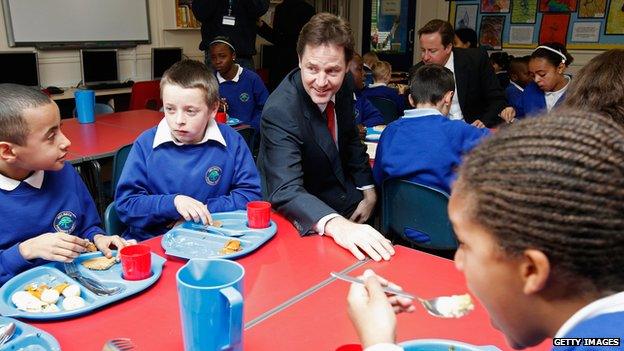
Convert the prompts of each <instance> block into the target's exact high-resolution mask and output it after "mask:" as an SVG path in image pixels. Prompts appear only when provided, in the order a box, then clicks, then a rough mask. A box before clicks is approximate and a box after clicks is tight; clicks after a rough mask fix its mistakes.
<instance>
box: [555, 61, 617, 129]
mask: <svg viewBox="0 0 624 351" xmlns="http://www.w3.org/2000/svg"><path fill="white" fill-rule="evenodd" d="M623 62H624V50H622V49H613V50H609V51H605V52H603V53H602V54H600V55H598V56H596V57H594V58H593V59H591V60H590V61H589V62H588V63H587V64H585V66H583V68H581V70H580V71H579V72H578V74H577V75H576V77H575V78H574V80H572V81H571V82H570V87H569V88H568V90H567V92H566V99H565V101H564V106H566V107H570V108H573V109H579V110H580V109H583V110H589V111H596V112H599V113H600V114H602V115H605V116H607V117H611V118H612V119H613V120H614V121H616V122H618V123H620V124H622V125H624V69H622V63H623Z"/></svg>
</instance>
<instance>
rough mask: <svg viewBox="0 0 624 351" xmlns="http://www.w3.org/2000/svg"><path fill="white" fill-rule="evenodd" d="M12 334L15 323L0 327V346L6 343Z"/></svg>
mask: <svg viewBox="0 0 624 351" xmlns="http://www.w3.org/2000/svg"><path fill="white" fill-rule="evenodd" d="M13 334H15V323H13V322H11V323H9V324H5V325H3V326H2V327H0V346H2V345H4V344H6V342H7V341H9V340H10V339H11V337H12V336H13Z"/></svg>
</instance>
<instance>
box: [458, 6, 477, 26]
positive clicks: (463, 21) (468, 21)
mask: <svg viewBox="0 0 624 351" xmlns="http://www.w3.org/2000/svg"><path fill="white" fill-rule="evenodd" d="M478 11H479V5H477V4H472V5H457V10H456V11H455V29H459V28H471V29H474V30H475V31H476V30H477V12H478Z"/></svg>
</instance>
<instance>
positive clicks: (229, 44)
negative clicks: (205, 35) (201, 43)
mask: <svg viewBox="0 0 624 351" xmlns="http://www.w3.org/2000/svg"><path fill="white" fill-rule="evenodd" d="M216 44H223V45H225V46H227V47H228V49H230V52H231V53H233V54H235V53H236V49H234V44H232V41H231V40H230V37H226V36H224V35H219V36H216V37H214V39H212V41H211V42H210V44H209V47H212V46H213V45H216Z"/></svg>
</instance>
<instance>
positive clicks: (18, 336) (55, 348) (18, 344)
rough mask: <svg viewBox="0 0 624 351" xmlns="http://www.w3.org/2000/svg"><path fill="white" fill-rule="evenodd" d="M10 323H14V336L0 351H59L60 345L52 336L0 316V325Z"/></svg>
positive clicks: (15, 320)
mask: <svg viewBox="0 0 624 351" xmlns="http://www.w3.org/2000/svg"><path fill="white" fill-rule="evenodd" d="M11 322H13V323H15V334H13V336H12V337H11V338H10V339H9V341H7V342H6V344H4V345H2V350H28V351H61V345H59V343H58V341H56V339H55V338H54V337H53V336H52V335H50V334H48V333H46V332H44V331H43V330H41V329H38V328H35V327H33V326H31V325H28V324H26V323H24V322H20V321H18V320H17V319H13V318H8V317H1V316H0V325H4V324H8V323H11Z"/></svg>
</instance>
